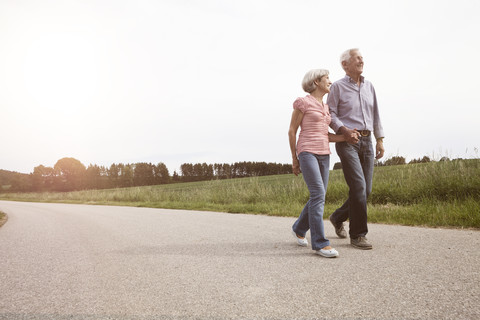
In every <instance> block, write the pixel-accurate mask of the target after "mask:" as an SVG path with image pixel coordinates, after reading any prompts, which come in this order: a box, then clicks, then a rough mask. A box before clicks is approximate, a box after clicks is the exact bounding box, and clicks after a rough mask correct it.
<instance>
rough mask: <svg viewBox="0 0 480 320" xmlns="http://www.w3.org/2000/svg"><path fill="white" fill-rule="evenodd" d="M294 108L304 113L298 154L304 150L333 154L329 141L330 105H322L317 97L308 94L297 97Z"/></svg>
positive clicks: (320, 153)
mask: <svg viewBox="0 0 480 320" xmlns="http://www.w3.org/2000/svg"><path fill="white" fill-rule="evenodd" d="M293 108H294V109H298V110H300V111H301V112H302V113H303V119H302V123H301V124H300V128H301V130H300V134H299V136H298V142H297V156H298V155H299V154H300V153H302V152H304V151H306V152H310V153H313V154H319V155H327V154H331V152H330V146H329V143H328V125H329V124H330V120H331V118H330V113H329V112H328V105H327V104H325V105H323V106H322V104H320V102H318V100H317V99H315V97H313V96H312V95H308V96H306V97H301V98H297V99H296V100H295V102H294V103H293Z"/></svg>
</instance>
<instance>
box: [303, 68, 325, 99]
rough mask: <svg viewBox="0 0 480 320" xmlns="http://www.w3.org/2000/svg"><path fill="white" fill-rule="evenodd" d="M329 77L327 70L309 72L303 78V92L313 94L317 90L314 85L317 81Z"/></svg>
mask: <svg viewBox="0 0 480 320" xmlns="http://www.w3.org/2000/svg"><path fill="white" fill-rule="evenodd" d="M324 76H328V70H325V69H313V70H310V71H308V72H307V73H306V74H305V76H304V77H303V81H302V88H303V91H305V92H308V93H312V92H313V91H315V89H316V88H317V85H316V84H315V83H314V82H315V81H316V80H320V79H321V78H322V77H324Z"/></svg>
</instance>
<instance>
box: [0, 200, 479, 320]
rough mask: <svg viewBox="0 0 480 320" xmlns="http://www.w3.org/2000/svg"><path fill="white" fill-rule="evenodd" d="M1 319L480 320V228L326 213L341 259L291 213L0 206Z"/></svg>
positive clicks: (72, 206) (330, 235) (35, 204)
mask: <svg viewBox="0 0 480 320" xmlns="http://www.w3.org/2000/svg"><path fill="white" fill-rule="evenodd" d="M0 211H4V212H6V213H7V214H8V217H9V219H8V221H7V223H6V224H5V225H3V226H2V227H1V228H0V319H2V320H3V319H8V320H16V319H29V320H30V319H42V320H44V319H60V320H63V319H65V320H66V319H72V320H77V319H95V320H101V319H122V320H123V319H148V320H150V319H152V320H153V319H480V232H479V231H474V230H451V229H427V228H416V227H402V226H388V225H375V224H370V225H369V227H370V233H369V236H368V238H369V240H370V241H371V242H372V243H373V245H374V249H373V250H370V251H362V250H358V249H354V248H352V247H350V245H349V240H346V239H339V238H337V237H336V236H335V233H334V230H333V227H332V226H331V224H330V222H329V221H328V220H326V221H325V228H326V233H327V236H328V237H329V238H330V240H331V242H332V245H333V246H334V247H335V248H336V249H337V250H338V251H339V252H340V257H339V258H336V259H326V258H323V257H320V256H317V255H314V254H313V251H312V250H311V248H303V247H299V246H297V245H296V243H295V241H294V239H293V237H292V235H291V234H290V230H291V225H292V224H293V222H294V219H293V218H282V217H268V216H254V215H243V214H226V213H215V212H195V211H182V210H163V209H148V208H132V207H108V206H88V205H66V204H38V203H19V202H5V201H0Z"/></svg>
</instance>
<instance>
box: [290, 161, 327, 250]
mask: <svg viewBox="0 0 480 320" xmlns="http://www.w3.org/2000/svg"><path fill="white" fill-rule="evenodd" d="M298 160H299V162H300V169H301V170H302V175H303V179H304V180H305V183H306V184H307V187H308V191H310V198H309V199H308V202H307V204H306V205H305V207H304V208H303V210H302V213H301V214H300V216H299V217H298V219H297V221H295V223H294V224H293V227H292V229H293V231H294V232H295V233H296V234H298V235H299V236H302V237H305V235H306V233H307V231H308V229H310V236H311V242H312V249H313V250H320V249H322V248H324V247H326V246H329V245H330V241H329V240H328V239H326V238H325V231H324V227H323V209H324V207H325V194H326V192H327V185H328V175H329V170H330V155H317V154H313V153H310V152H302V153H300V154H299V155H298Z"/></svg>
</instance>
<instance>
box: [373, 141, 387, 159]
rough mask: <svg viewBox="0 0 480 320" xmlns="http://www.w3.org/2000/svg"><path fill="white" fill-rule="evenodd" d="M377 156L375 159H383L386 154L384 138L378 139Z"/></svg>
mask: <svg viewBox="0 0 480 320" xmlns="http://www.w3.org/2000/svg"><path fill="white" fill-rule="evenodd" d="M375 154H376V156H375V159H381V158H382V157H383V155H384V154H385V148H384V147H383V139H378V140H377V147H376V153H375Z"/></svg>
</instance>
